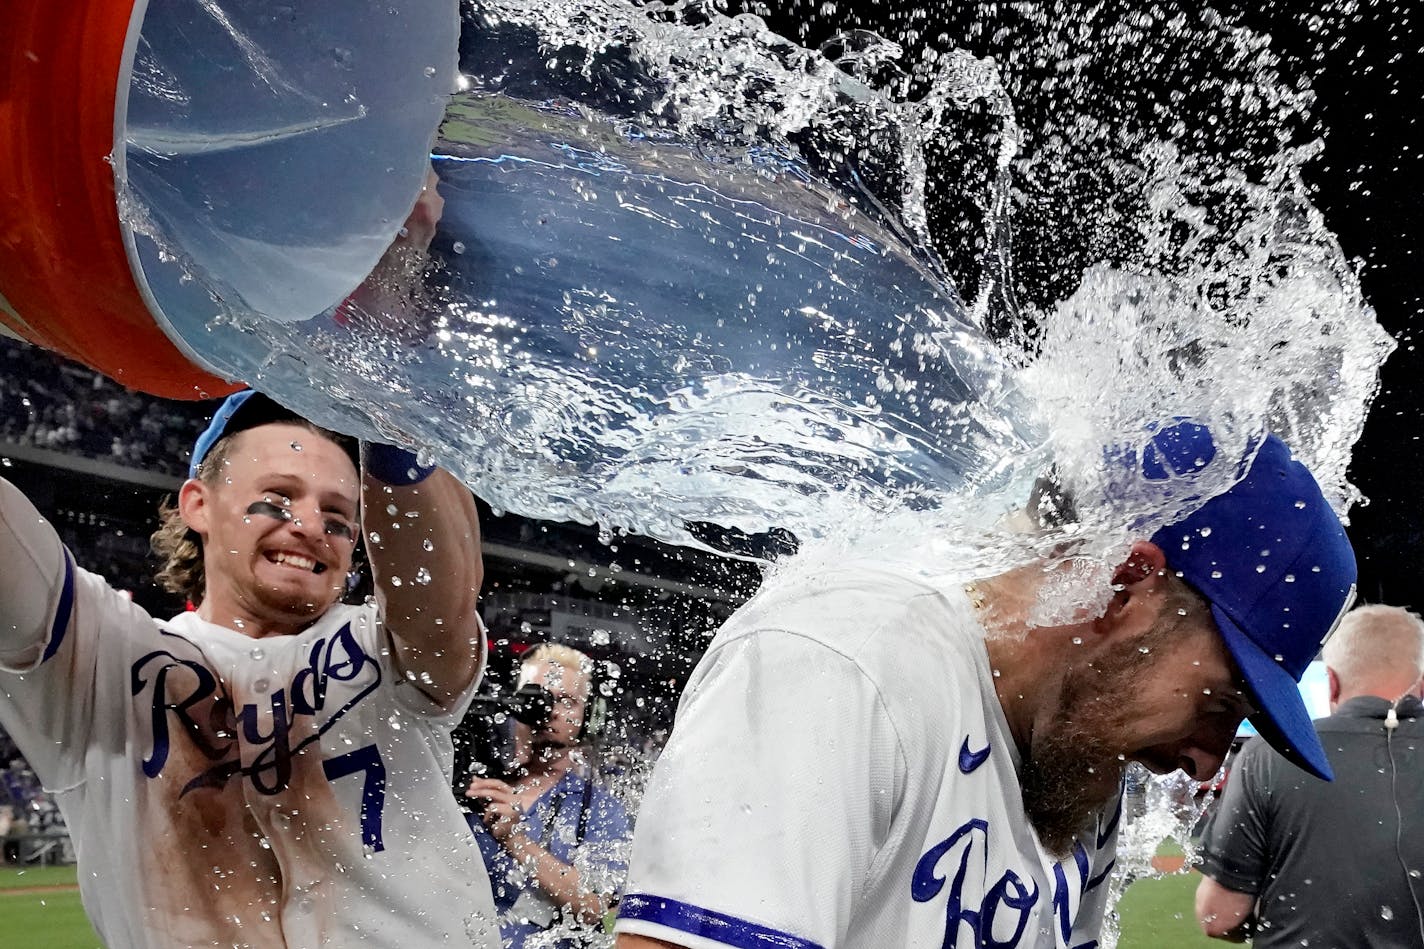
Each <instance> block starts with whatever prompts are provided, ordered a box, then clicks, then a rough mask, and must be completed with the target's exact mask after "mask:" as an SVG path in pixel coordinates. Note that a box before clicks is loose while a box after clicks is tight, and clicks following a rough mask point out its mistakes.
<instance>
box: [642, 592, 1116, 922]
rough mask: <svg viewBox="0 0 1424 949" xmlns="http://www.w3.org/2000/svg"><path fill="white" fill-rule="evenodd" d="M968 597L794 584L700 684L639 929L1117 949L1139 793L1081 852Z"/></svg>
mask: <svg viewBox="0 0 1424 949" xmlns="http://www.w3.org/2000/svg"><path fill="white" fill-rule="evenodd" d="M984 636H985V633H984V630H983V628H982V627H981V626H980V625H979V624H978V622H977V621H976V620H975V617H974V615H973V610H972V609H971V608H970V606H969V604H968V602H967V598H966V597H965V596H964V594H963V592H962V591H960V590H958V589H955V590H952V591H946V590H939V589H936V588H934V587H933V586H932V585H930V584H928V583H926V582H925V581H922V580H919V579H913V578H910V577H907V576H902V575H899V574H896V573H892V572H888V571H886V570H883V569H877V568H874V567H866V568H861V569H852V568H847V569H846V570H844V571H843V572H842V571H837V572H836V573H835V574H834V575H831V576H825V577H821V578H818V580H816V581H815V582H814V583H804V582H802V583H797V584H787V583H779V584H778V583H775V582H773V584H772V585H771V587H770V588H769V589H767V590H764V591H763V593H761V594H758V596H757V597H756V598H754V599H753V600H752V601H751V602H750V603H749V604H747V606H746V607H744V608H743V609H742V610H741V611H740V612H739V613H738V614H737V615H735V616H734V617H733V618H732V619H731V620H730V621H729V622H728V624H727V625H726V626H725V627H724V628H723V629H722V630H721V632H719V633H718V635H717V638H716V639H715V640H714V641H713V644H712V647H711V649H709V651H708V652H707V654H706V656H705V657H704V658H703V659H702V661H701V663H700V664H699V665H698V666H697V668H696V670H695V671H694V672H693V675H692V678H691V680H690V681H689V683H688V686H687V689H686V691H685V692H684V693H683V696H682V700H681V703H680V704H679V706H678V714H677V723H676V725H675V727H674V728H673V732H672V737H671V740H670V742H669V744H668V747H667V749H666V751H665V752H664V753H663V756H662V758H661V759H659V761H658V764H657V767H656V769H655V770H654V773H653V777H652V780H651V783H650V784H649V787H648V789H647V793H646V795H645V796H644V798H643V803H642V808H641V811H640V813H639V816H638V823H637V829H636V831H635V834H634V839H633V854H632V863H631V868H630V872H629V877H628V886H627V890H626V892H627V894H628V895H627V896H625V897H624V898H623V901H622V904H621V905H620V908H619V919H618V924H617V926H618V930H619V931H620V932H627V933H637V934H642V935H646V936H651V937H655V938H658V939H664V940H667V941H668V942H671V943H674V944H676V945H679V946H687V947H692V949H713V947H719V949H720V947H724V946H737V947H743V949H751V947H757V949H762V947H765V949H771V947H775V949H818V947H819V949H886V947H892V946H893V947H896V949H900V947H907V949H932V947H933V949H940V947H954V946H958V947H966V949H967V947H979V946H986V945H987V946H997V947H1004V949H1008V947H1015V946H1043V947H1050V946H1057V947H1065V949H1083V947H1092V946H1096V945H1097V939H1098V932H1099V928H1100V925H1101V922H1102V917H1103V914H1104V912H1105V909H1106V896H1107V889H1108V887H1107V875H1108V873H1109V871H1110V870H1111V868H1112V865H1113V861H1114V854H1115V852H1116V838H1117V815H1118V814H1119V813H1120V799H1119V800H1114V801H1113V802H1111V803H1110V805H1109V806H1108V807H1107V808H1106V809H1105V810H1104V813H1103V816H1102V817H1100V818H1099V819H1098V820H1097V822H1096V826H1095V827H1090V828H1085V832H1084V834H1082V835H1081V836H1080V838H1079V840H1078V843H1077V844H1076V845H1075V847H1074V848H1073V852H1072V854H1071V855H1070V856H1069V857H1068V858H1067V859H1064V860H1061V861H1060V860H1055V859H1053V858H1052V857H1049V856H1047V855H1046V854H1045V853H1044V852H1043V850H1042V849H1041V848H1040V847H1039V845H1038V841H1037V837H1036V836H1035V834H1034V832H1033V830H1032V829H1031V828H1030V826H1029V823H1028V819H1027V818H1026V816H1025V814H1024V809H1023V803H1022V791H1021V788H1020V785H1019V780H1018V765H1019V757H1018V751H1017V749H1016V747H1015V745H1014V742H1013V739H1012V737H1011V736H1010V733H1009V729H1008V724H1007V722H1006V721H1005V719H1004V713H1003V710H1002V708H1001V707H1000V705H999V701H998V698H997V696H996V695H995V692H994V687H993V678H992V675H991V673H990V669H989V662H988V653H987V651H986V650H985V647H984Z"/></svg>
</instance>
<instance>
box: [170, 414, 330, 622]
mask: <svg viewBox="0 0 1424 949" xmlns="http://www.w3.org/2000/svg"><path fill="white" fill-rule="evenodd" d="M279 422H280V424H283V425H299V426H301V427H302V428H305V429H308V430H309V431H311V432H314V433H315V434H317V435H321V436H322V437H324V438H329V439H331V440H332V441H334V442H336V443H337V444H338V445H341V446H342V447H343V448H345V447H346V442H347V441H350V439H346V438H345V436H341V435H337V434H335V433H334V432H329V431H327V430H326V429H324V428H321V427H320V426H318V425H314V424H312V423H311V422H308V421H306V420H305V419H302V418H295V417H294V418H291V419H281V420H279ZM268 424H277V423H275V422H274V423H268ZM254 427H256V426H254ZM245 431H248V429H245V428H244V429H239V430H238V431H235V432H233V433H231V434H229V435H224V436H223V437H222V438H220V439H218V441H217V443H216V444H215V445H213V447H212V448H210V449H208V453H207V455H205V456H204V457H203V461H202V464H200V465H199V466H198V475H197V479H198V480H199V481H201V482H203V483H204V484H206V485H209V486H210V487H215V486H216V485H217V483H218V479H219V478H220V477H221V476H222V472H223V470H224V468H225V467H226V466H227V461H228V458H229V456H230V454H231V452H232V446H233V440H234V439H235V438H237V436H239V435H241V434H242V433H243V432H245ZM149 545H150V546H151V547H152V549H153V552H154V554H156V555H157V556H158V559H159V560H160V561H162V563H163V566H162V567H161V568H160V569H159V571H158V573H156V574H155V575H154V580H156V581H157V582H158V584H159V585H160V586H161V587H163V589H165V590H167V591H168V592H170V593H176V594H178V595H179V596H181V597H183V598H184V599H186V600H187V601H188V602H190V603H192V604H193V605H194V606H198V605H199V604H201V603H202V602H203V594H204V593H205V592H206V590H207V582H208V581H207V574H206V572H205V571H204V568H203V539H202V538H201V537H199V536H198V532H197V531H195V530H193V529H192V528H190V527H189V526H188V525H187V524H186V523H184V521H183V515H182V514H181V513H180V512H179V510H178V500H177V498H176V497H174V496H173V495H169V496H168V497H165V498H164V499H163V501H162V502H161V503H160V504H159V506H158V529H157V530H156V531H154V532H153V534H152V535H151V536H150V537H149Z"/></svg>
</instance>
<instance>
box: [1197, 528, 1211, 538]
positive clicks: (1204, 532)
mask: <svg viewBox="0 0 1424 949" xmlns="http://www.w3.org/2000/svg"><path fill="white" fill-rule="evenodd" d="M1197 533H1198V534H1201V535H1202V536H1203V537H1210V536H1211V528H1210V527H1203V528H1202V529H1201V530H1199V531H1197Z"/></svg>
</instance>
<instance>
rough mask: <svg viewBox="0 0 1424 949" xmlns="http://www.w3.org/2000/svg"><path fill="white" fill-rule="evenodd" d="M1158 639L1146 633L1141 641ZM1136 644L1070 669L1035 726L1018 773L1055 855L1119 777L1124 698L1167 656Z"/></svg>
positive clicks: (1038, 828) (1027, 807) (1033, 817)
mask: <svg viewBox="0 0 1424 949" xmlns="http://www.w3.org/2000/svg"><path fill="white" fill-rule="evenodd" d="M1160 632H1161V633H1168V634H1169V633H1170V631H1168V630H1162V631H1160ZM1162 638H1164V637H1163V636H1161V635H1153V634H1151V633H1149V634H1148V636H1147V637H1145V638H1144V639H1143V640H1141V641H1140V642H1141V643H1145V642H1147V641H1148V639H1151V640H1153V641H1160V640H1161V639H1162ZM1139 644H1140V643H1133V644H1129V645H1128V647H1127V648H1126V649H1125V650H1124V651H1122V652H1119V653H1115V654H1111V655H1109V656H1106V657H1104V658H1103V659H1102V660H1100V661H1099V662H1097V663H1095V664H1094V665H1092V666H1075V667H1071V668H1070V669H1068V671H1067V672H1065V674H1064V679H1063V690H1062V692H1061V694H1060V697H1059V702H1058V706H1057V708H1056V710H1055V711H1054V714H1053V715H1052V716H1050V718H1049V722H1050V725H1049V726H1048V727H1046V728H1042V729H1039V730H1037V731H1035V732H1034V736H1033V739H1032V741H1031V744H1030V747H1029V751H1028V753H1027V754H1026V755H1025V756H1024V758H1025V760H1024V763H1023V767H1022V769H1021V773H1020V775H1019V782H1020V785H1021V786H1022V788H1023V805H1024V813H1025V814H1026V815H1027V817H1028V820H1029V823H1030V824H1031V825H1032V826H1033V829H1034V831H1035V832H1036V833H1037V834H1038V840H1039V843H1040V844H1042V845H1043V848H1044V849H1045V850H1047V851H1048V852H1049V853H1050V854H1052V855H1053V856H1054V857H1055V858H1057V859H1062V858H1063V857H1066V856H1067V855H1068V854H1069V852H1071V850H1072V848H1073V843H1074V841H1075V840H1077V838H1078V836H1079V835H1080V834H1081V833H1082V832H1083V831H1084V830H1086V829H1087V828H1088V823H1089V821H1090V820H1092V818H1093V817H1094V816H1095V815H1096V814H1097V812H1098V811H1100V810H1101V809H1102V808H1103V806H1104V805H1105V804H1107V802H1108V801H1110V800H1112V797H1113V795H1114V794H1115V793H1116V792H1117V789H1118V787H1119V785H1120V784H1121V783H1122V776H1123V772H1124V771H1125V770H1126V768H1127V760H1126V755H1125V753H1126V751H1127V750H1128V749H1126V748H1124V747H1122V746H1123V741H1122V740H1121V739H1120V736H1121V735H1122V734H1123V731H1124V725H1125V722H1124V721H1123V705H1124V698H1125V697H1126V696H1127V695H1129V694H1130V690H1131V688H1132V687H1133V682H1134V680H1135V679H1136V678H1137V676H1138V675H1139V674H1140V673H1141V672H1142V671H1143V670H1144V669H1145V668H1147V667H1148V666H1150V665H1151V664H1152V663H1153V662H1159V661H1162V660H1163V658H1165V657H1162V656H1159V655H1156V654H1155V653H1156V651H1155V650H1149V652H1148V653H1143V652H1141V651H1140V650H1139V649H1138V645H1139Z"/></svg>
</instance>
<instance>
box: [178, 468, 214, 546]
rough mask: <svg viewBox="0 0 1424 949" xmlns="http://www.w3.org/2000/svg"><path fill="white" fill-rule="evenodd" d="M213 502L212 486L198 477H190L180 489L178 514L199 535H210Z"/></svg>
mask: <svg viewBox="0 0 1424 949" xmlns="http://www.w3.org/2000/svg"><path fill="white" fill-rule="evenodd" d="M212 503H213V498H212V488H210V487H209V486H208V485H206V484H204V483H203V482H202V481H199V480H198V479H197V478H189V479H188V480H187V481H184V482H183V487H181V488H179V489H178V516H179V517H181V518H183V523H184V524H186V525H188V529H189V530H191V531H194V532H196V533H197V534H198V536H199V537H207V536H208V525H209V520H210V518H211V516H212Z"/></svg>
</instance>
